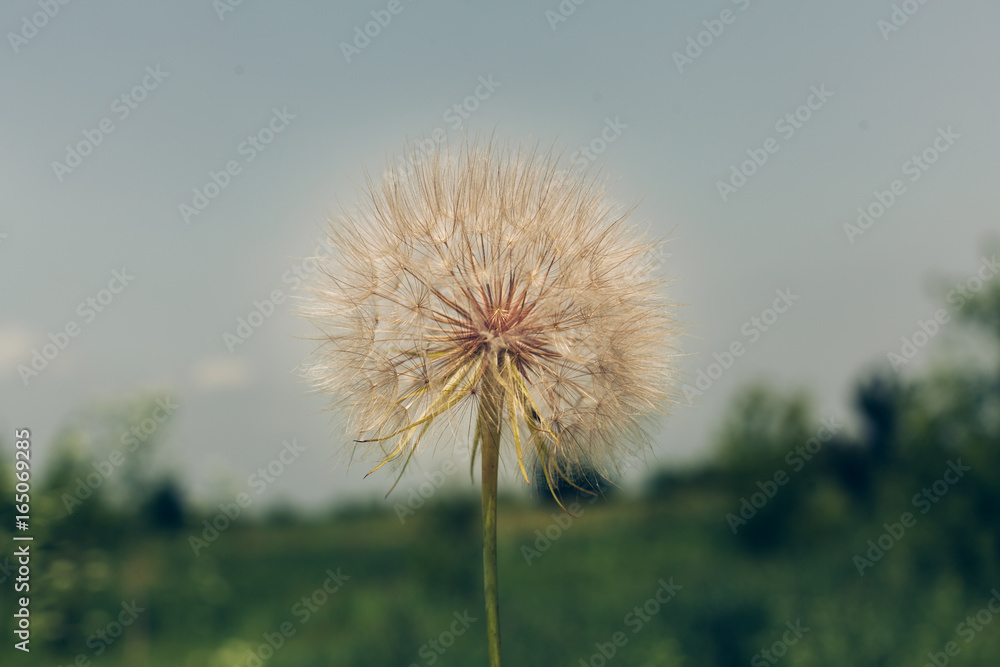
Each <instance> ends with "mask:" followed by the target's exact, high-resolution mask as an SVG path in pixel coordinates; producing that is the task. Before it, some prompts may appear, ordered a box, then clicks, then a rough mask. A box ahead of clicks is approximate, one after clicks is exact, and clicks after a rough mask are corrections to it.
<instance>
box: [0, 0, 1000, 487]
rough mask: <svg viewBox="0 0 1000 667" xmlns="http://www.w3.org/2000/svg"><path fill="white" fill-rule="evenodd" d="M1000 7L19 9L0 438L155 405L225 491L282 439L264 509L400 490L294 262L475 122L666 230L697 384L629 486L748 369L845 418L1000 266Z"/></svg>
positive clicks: (232, 5)
mask: <svg viewBox="0 0 1000 667" xmlns="http://www.w3.org/2000/svg"><path fill="white" fill-rule="evenodd" d="M998 23H1000V4H997V3H994V2H989V1H987V0H965V1H963V2H952V3H945V2H934V1H931V2H925V3H922V4H921V3H919V2H916V0H908V1H906V2H896V3H893V2H888V1H883V0H877V1H870V0H866V1H861V0H849V1H846V2H838V3H829V2H802V3H792V2H785V3H774V2H760V0H732V1H730V0H717V1H712V2H669V3H665V2H641V1H636V2H629V3H612V2H608V1H606V0H603V1H602V0H586V1H584V2H579V4H578V0H563V1H562V2H556V1H555V0H548V1H543V2H526V1H523V0H514V1H511V2H505V3H486V2H473V1H471V0H470V1H465V2H458V1H440V2H434V1H432V0H391V1H390V0H385V1H383V0H375V1H374V2H357V3H324V2H286V3H267V2H262V1H260V0H243V1H242V2H236V0H216V1H215V2H209V1H208V0H204V1H202V2H181V3H150V2H141V3H140V2H113V1H109V2H101V3H86V2H66V4H62V3H61V2H60V1H57V0H35V1H28V0H10V1H9V2H5V3H4V4H3V7H2V8H0V31H2V32H3V34H4V41H3V44H0V81H2V90H3V103H2V104H0V127H2V130H0V156H2V158H0V193H2V202H3V209H2V210H0V371H2V372H0V429H2V430H0V442H5V443H10V442H12V440H13V437H12V432H13V430H14V429H15V428H22V427H28V428H30V429H31V430H32V433H33V442H34V448H35V464H36V466H37V467H36V471H37V472H38V473H39V474H43V473H44V470H45V466H46V462H47V461H48V460H50V459H49V458H48V457H49V456H50V453H51V451H52V444H53V441H54V439H55V437H56V435H57V434H58V432H59V429H60V428H62V427H63V426H64V425H65V424H67V423H69V422H70V421H71V420H73V419H74V418H76V417H77V416H79V415H80V414H84V413H86V412H87V411H88V410H92V409H94V406H95V405H107V404H114V403H115V402H121V401H127V400H128V399H129V398H130V397H134V396H136V395H149V396H153V397H159V398H161V400H164V401H165V400H167V399H168V398H169V400H170V401H172V403H166V404H167V405H170V406H172V407H170V409H169V410H165V409H161V411H160V412H158V413H156V414H159V415H166V416H165V418H164V419H163V420H162V422H163V423H158V425H157V426H156V429H157V430H159V429H161V428H162V429H163V430H162V431H160V432H159V433H158V437H160V438H161V444H160V447H161V451H160V452H159V454H160V463H159V464H158V465H162V466H164V468H165V469H170V470H174V471H176V472H177V473H178V474H179V475H180V476H181V479H182V482H183V484H184V485H185V488H187V489H188V490H189V491H190V492H191V494H192V496H193V498H195V499H196V500H198V501H200V502H205V503H209V502H223V501H231V500H232V497H233V495H234V494H235V493H237V492H240V491H245V490H247V489H248V488H256V487H255V486H253V485H254V481H253V480H252V479H251V476H252V475H253V474H254V473H255V471H256V470H257V469H258V468H260V467H265V468H266V467H267V466H268V465H269V464H271V463H272V462H273V461H274V460H280V456H281V455H282V452H286V455H285V461H290V462H288V463H287V465H286V464H284V463H283V464H282V465H281V472H280V474H279V475H277V476H275V477H274V478H273V481H271V482H268V483H267V484H266V486H265V488H264V489H263V491H262V493H260V495H259V498H258V497H257V496H254V497H255V498H256V501H255V502H257V503H258V505H259V506H260V507H266V506H268V505H273V504H275V503H287V502H292V503H297V504H300V505H302V506H306V507H325V506H329V505H331V504H335V503H340V502H353V501H358V500H359V499H365V500H367V499H369V498H372V497H379V498H380V497H381V496H382V495H383V494H384V493H385V492H386V491H387V490H388V488H389V486H390V485H391V483H392V476H391V474H382V473H378V474H376V475H372V476H371V477H369V478H367V479H364V473H365V472H367V468H365V467H364V465H362V464H355V465H351V466H348V465H346V459H345V454H344V452H345V449H344V447H345V445H346V438H345V437H344V436H343V433H342V428H341V427H340V425H339V422H338V420H337V416H336V415H335V414H331V413H330V412H327V411H324V407H325V406H326V405H327V399H326V398H324V397H322V396H317V395H315V394H312V393H310V391H309V388H308V386H307V385H306V384H305V383H304V381H303V380H302V379H301V377H300V376H299V375H298V374H297V373H296V371H295V369H296V367H297V365H298V364H299V363H300V362H301V361H302V360H303V359H304V358H305V357H306V356H307V355H308V354H309V352H310V350H311V349H312V343H311V342H310V341H309V340H308V339H307V337H308V336H309V335H310V333H311V330H310V327H309V325H308V323H306V322H305V321H304V320H303V319H302V318H301V317H299V316H297V315H296V314H295V312H294V311H295V304H294V299H293V296H294V295H295V294H297V293H298V292H297V284H298V282H299V279H298V278H297V276H298V275H299V274H301V273H302V272H304V271H307V270H308V268H309V267H310V266H311V265H310V264H309V263H308V262H306V261H305V258H308V257H310V256H312V255H314V254H317V252H322V248H318V243H319V240H320V239H321V238H322V235H323V231H322V230H323V228H324V226H325V225H326V224H327V220H328V218H329V216H331V215H333V214H335V213H336V212H337V211H338V210H340V209H341V208H342V207H349V206H350V205H351V203H352V202H353V201H355V200H356V199H357V198H358V197H359V191H360V188H361V187H362V186H363V185H364V182H365V176H366V173H370V174H373V175H375V176H377V175H378V174H380V173H381V172H382V170H383V169H384V168H385V166H386V165H387V163H389V162H392V161H394V160H397V159H399V156H400V155H402V154H403V153H404V149H405V147H406V146H407V142H413V141H417V140H422V139H427V140H429V141H431V142H432V143H435V142H437V141H441V142H442V143H443V142H445V141H446V142H457V141H460V140H461V139H462V138H463V137H464V136H466V134H468V135H471V136H483V135H490V134H493V135H495V136H497V137H499V138H501V139H503V140H505V141H509V142H511V143H513V144H517V143H526V144H531V145H534V144H536V143H537V144H539V145H541V146H543V147H549V146H551V147H554V148H555V149H556V150H557V152H558V151H562V152H564V154H565V155H567V156H569V159H570V160H571V161H572V162H576V163H580V164H581V165H588V166H592V167H594V168H599V169H600V170H601V172H600V173H601V174H602V177H604V178H605V179H606V181H607V183H608V187H609V191H610V193H611V195H612V196H613V197H615V198H616V199H618V200H620V201H622V202H627V203H635V204H636V205H637V207H636V209H635V213H634V221H635V222H636V223H637V224H639V225H640V226H641V227H643V228H646V229H648V230H649V231H650V232H651V233H652V234H653V235H656V236H660V237H663V238H666V239H668V241H667V244H666V246H665V250H666V254H665V256H664V261H663V266H662V267H661V269H660V271H661V273H662V275H663V276H664V277H665V278H667V279H669V280H670V283H669V285H668V287H667V295H668V298H669V299H670V300H671V301H673V302H674V303H677V304H681V306H680V308H679V310H678V315H679V317H680V318H681V319H682V320H683V321H684V323H685V333H684V336H683V337H682V338H681V339H679V340H678V342H677V345H678V347H679V348H680V350H681V351H682V352H683V356H682V357H681V358H679V359H678V367H679V370H680V371H681V372H682V373H683V374H684V375H683V377H682V379H681V381H682V382H683V383H684V384H686V385H687V390H686V392H684V393H685V394H686V396H685V401H684V403H685V404H684V405H678V406H675V407H674V408H673V410H672V416H671V417H670V418H669V419H668V420H666V421H665V422H664V423H663V427H662V429H661V430H659V431H657V432H655V433H654V434H653V438H652V440H653V449H652V451H651V453H650V456H649V457H648V458H647V460H646V461H645V462H643V463H640V464H639V465H638V466H636V467H634V468H633V469H630V470H629V471H627V472H626V475H625V478H624V480H623V483H624V484H625V485H626V486H627V485H629V484H631V483H634V484H640V483H641V481H642V479H643V476H644V475H645V474H647V472H648V470H649V469H658V468H660V467H661V466H664V465H685V464H689V463H692V462H697V461H700V460H703V459H704V458H705V457H707V456H709V455H710V453H711V447H710V445H711V442H712V438H713V435H714V434H715V433H717V432H718V429H719V427H720V424H721V422H722V419H723V417H724V415H725V411H726V407H727V406H728V405H729V404H730V401H731V400H732V399H733V396H734V395H735V394H736V393H737V392H738V391H739V390H740V389H741V388H744V387H746V386H747V385H748V384H750V383H754V382H770V383H773V384H774V385H775V386H778V387H782V388H798V389H802V390H805V391H808V392H809V393H810V394H811V395H812V396H813V397H814V399H815V403H816V410H817V419H818V417H819V416H834V417H838V418H842V419H845V420H846V421H847V422H848V423H849V424H850V423H851V422H850V419H849V415H850V412H851V390H852V387H853V386H854V384H855V383H856V382H857V380H858V379H859V377H861V376H862V375H863V373H865V372H866V371H869V370H871V369H872V368H877V367H879V366H885V367H888V366H889V357H888V355H889V354H890V353H896V354H900V353H901V351H902V349H903V347H904V344H903V339H904V338H907V339H908V340H911V341H912V340H913V338H914V336H915V335H916V336H917V338H918V342H919V340H926V338H927V337H926V336H925V339H920V337H919V333H918V332H920V331H921V330H922V328H921V323H924V327H923V330H927V329H929V328H933V327H931V326H930V325H928V321H929V319H933V318H934V317H935V316H936V314H937V311H938V309H940V308H943V307H944V308H950V309H951V310H948V311H946V312H945V315H948V316H949V319H948V321H947V322H945V323H944V324H942V325H941V326H940V327H939V328H938V329H935V330H934V331H935V333H934V335H933V336H930V337H929V340H927V345H924V346H916V353H915V354H914V355H913V359H912V360H909V359H908V360H907V363H906V364H897V366H898V368H897V369H895V370H894V371H893V372H897V371H898V372H900V373H902V374H904V375H905V374H910V373H913V372H915V371H916V370H919V369H920V368H921V367H922V366H925V365H927V364H929V363H933V362H934V360H935V359H936V358H937V355H939V353H940V349H941V342H942V340H943V339H946V338H947V337H948V336H949V335H951V334H950V331H951V330H950V329H949V326H950V322H951V321H953V318H951V317H950V316H951V315H953V314H954V312H953V311H954V309H955V306H954V305H951V306H949V305H948V304H946V303H945V302H944V301H943V299H942V296H941V294H942V291H941V286H942V285H944V286H945V287H947V286H950V285H955V284H966V283H967V284H968V285H969V286H971V287H975V285H976V284H977V283H976V282H975V280H973V279H974V278H975V277H977V272H978V277H979V278H985V279H990V278H991V277H992V276H993V274H994V273H995V272H996V271H997V269H996V267H995V265H994V264H993V263H992V260H991V258H992V255H991V254H990V253H991V252H992V251H990V246H989V242H990V239H991V238H992V239H995V238H996V236H995V235H996V232H997V231H998V230H1000V225H998V222H997V221H998V215H997V214H998V209H1000V204H998V203H997V199H996V197H995V195H994V192H995V186H996V183H995V181H996V177H997V174H998V160H997V155H998V154H1000V123H998V121H997V119H998V118H1000V86H998V85H997V84H998V75H997V72H998V71H1000V67H998V66H1000V41H998V40H997V39H996V29H995V26H996V25H997V24H998ZM994 247H995V246H994ZM969 281H971V282H969ZM945 291H947V289H945ZM779 311H782V312H779ZM254 313H257V314H254ZM241 319H242V320H244V321H245V322H246V324H243V325H241ZM252 323H255V325H251V324H252ZM46 346H48V348H47V349H46ZM733 351H738V352H739V353H738V354H737V355H734V356H732V357H729V356H727V355H730V354H732V352H733ZM46 352H47V353H48V354H47V355H46V354H45V353H46ZM39 355H41V356H39ZM48 357H50V358H48ZM33 362H34V364H35V365H34V367H33V366H32V363H33ZM699 380H700V384H699ZM168 412H169V414H167V413H168ZM153 416H155V415H153ZM140 417H141V418H140ZM140 417H137V419H136V422H135V424H132V425H133V426H135V425H139V427H140V428H141V425H142V419H144V417H142V416H140ZM147 423H148V424H152V422H147ZM817 427H819V423H818V422H817ZM123 437H124V435H123ZM112 440H113V439H112ZM290 446H293V447H292V449H289V447H290ZM101 447H104V449H101ZM121 447H122V445H121V444H119V443H117V442H110V443H103V444H101V443H96V444H95V445H94V448H95V449H94V451H93V452H92V453H91V454H90V455H91V456H93V457H94V459H95V460H100V457H102V456H106V455H107V451H108V448H112V449H114V448H119V449H120V448H121ZM290 451H294V452H295V456H294V457H291V456H289V455H288V454H287V453H288V452H290ZM126 455H128V453H127V452H126ZM442 460H443V459H441V458H440V457H437V458H436V457H432V456H422V457H421V458H420V459H419V460H418V466H419V468H417V469H415V470H413V471H410V472H408V473H407V477H406V478H404V480H403V483H402V484H401V486H400V487H399V491H397V492H395V494H394V496H395V499H396V500H397V501H398V500H400V499H403V500H405V498H406V496H407V493H408V491H409V490H412V489H414V488H416V487H417V486H418V485H419V484H421V483H423V482H424V481H425V479H426V477H425V476H426V475H433V473H434V471H436V470H439V469H441V466H442ZM507 468H508V469H507V470H506V477H507V478H508V480H513V479H514V471H513V470H512V469H510V466H508V467H507ZM461 478H462V475H455V478H454V480H451V479H449V482H448V483H449V484H451V483H454V484H455V485H456V486H461V485H462V484H465V485H467V484H468V483H469V480H468V478H467V477H465V478H464V479H461ZM392 501H393V498H390V502H392Z"/></svg>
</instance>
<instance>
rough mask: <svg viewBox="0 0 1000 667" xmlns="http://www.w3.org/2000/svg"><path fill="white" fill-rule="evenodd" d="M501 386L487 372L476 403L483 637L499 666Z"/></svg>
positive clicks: (493, 666)
mask: <svg viewBox="0 0 1000 667" xmlns="http://www.w3.org/2000/svg"><path fill="white" fill-rule="evenodd" d="M503 404H504V389H503V386H502V385H501V384H500V382H499V377H498V376H496V375H495V374H494V373H488V374H487V377H486V378H484V383H483V398H482V402H481V403H480V404H479V418H478V422H479V433H480V436H481V439H482V454H481V456H482V459H483V481H482V484H483V589H484V591H485V594H486V637H487V642H488V643H489V651H490V667H501V665H503V659H502V658H501V653H500V593H499V586H498V583H497V476H498V472H499V468H500V424H501V414H502V413H503Z"/></svg>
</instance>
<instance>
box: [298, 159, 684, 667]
mask: <svg viewBox="0 0 1000 667" xmlns="http://www.w3.org/2000/svg"><path fill="white" fill-rule="evenodd" d="M367 186H368V187H367V191H366V193H365V195H366V196H365V198H364V200H363V201H362V203H361V204H360V205H359V206H358V207H357V209H356V210H355V211H353V212H346V213H344V214H343V215H342V216H341V219H339V220H338V221H337V222H336V223H335V225H334V226H333V227H332V228H331V230H330V231H329V234H330V236H331V239H330V240H331V242H332V246H333V247H335V248H337V256H336V257H334V258H331V259H330V260H329V262H328V263H327V264H326V265H325V267H324V270H323V271H322V272H320V273H319V278H318V279H317V280H315V281H314V284H313V285H312V286H311V288H312V296H311V298H310V299H309V302H308V306H307V308H306V311H305V315H306V316H307V317H308V318H309V319H311V320H312V322H313V323H314V324H315V325H316V326H317V327H318V328H319V331H320V336H319V341H320V343H319V345H318V347H317V349H316V351H315V353H314V354H313V355H312V356H311V357H310V359H309V360H308V361H307V362H306V364H305V365H304V369H305V371H306V373H307V375H308V376H309V377H310V378H311V380H312V381H313V383H314V386H315V387H316V388H317V389H318V390H321V391H323V392H329V393H331V394H333V395H334V397H335V398H336V401H335V403H336V404H337V405H339V406H341V407H343V408H344V409H345V410H346V414H347V430H348V433H349V434H350V435H351V437H353V438H354V439H355V443H356V445H355V450H354V451H356V452H357V453H359V454H367V455H369V456H372V457H373V462H375V463H377V465H375V467H374V468H373V470H372V472H374V471H375V470H378V469H379V468H381V467H382V466H383V465H385V464H387V463H390V462H392V463H394V464H398V466H399V474H400V475H402V473H403V471H404V470H405V468H406V465H407V464H408V463H409V462H410V460H411V459H412V457H413V455H414V454H415V453H416V452H417V451H418V449H423V448H425V447H429V446H433V444H434V443H440V442H442V441H445V440H448V441H450V442H451V443H453V446H454V443H455V442H459V443H464V444H467V445H468V446H470V447H471V450H470V454H471V456H470V460H471V461H472V464H473V466H474V465H475V461H476V458H477V455H478V457H479V459H480V461H481V465H482V494H483V563H484V578H485V589H486V612H487V634H488V639H489V644H490V664H491V665H493V666H498V665H500V664H501V659H500V635H499V612H498V604H497V573H496V498H497V473H498V468H499V462H500V456H501V450H503V456H504V457H509V456H511V455H512V456H513V460H512V463H516V467H517V470H518V472H519V474H520V475H521V476H522V477H523V478H524V480H525V481H527V482H529V483H530V479H529V474H528V471H527V468H528V467H529V466H538V467H539V468H540V470H541V473H542V474H540V477H541V478H542V479H544V480H545V481H546V483H547V485H548V487H549V489H550V490H551V489H552V487H553V483H554V482H556V481H558V480H560V479H562V480H567V481H568V480H569V479H570V478H571V474H572V471H573V470H576V469H579V468H580V467H581V466H586V467H588V468H591V469H596V470H608V469H613V468H614V466H615V465H616V464H617V463H618V462H620V461H621V460H622V457H623V455H627V454H631V453H635V452H636V451H638V450H641V449H642V448H644V447H645V446H646V444H647V441H646V436H645V433H646V431H647V429H648V427H649V426H650V423H649V420H650V419H651V417H652V416H654V415H655V414H656V413H658V412H662V411H663V409H664V406H665V405H667V404H668V403H669V401H670V399H671V397H672V395H673V390H672V377H673V363H672V359H673V356H674V348H673V341H674V338H675V336H676V325H675V320H674V318H673V314H672V307H671V306H670V305H669V304H668V303H667V302H666V301H665V300H664V298H663V296H662V293H661V291H662V286H663V281H662V280H660V279H658V278H656V277H655V275H654V274H655V269H656V266H655V264H656V259H657V257H658V256H659V255H658V254H657V251H658V249H659V248H660V244H659V243H657V242H655V241H651V240H648V239H646V238H645V237H644V236H642V235H640V234H638V233H637V231H636V230H635V228H634V227H633V226H632V225H631V224H630V223H629V221H628V215H629V213H630V209H624V208H622V207H621V206H619V205H618V204H616V203H615V202H613V201H611V200H609V199H608V198H607V197H606V195H605V193H604V191H603V189H602V188H601V187H600V186H599V185H598V184H597V183H596V181H595V180H594V179H593V178H591V177H589V176H587V175H585V174H575V173H573V172H565V171H560V170H559V169H558V160H557V159H555V158H554V157H553V156H552V155H551V154H540V153H538V152H537V151H526V150H523V149H507V148H503V147H500V146H498V145H496V144H495V143H494V142H492V141H490V142H487V143H486V144H485V145H480V146H475V145H468V144H467V145H466V146H464V147H463V149H462V150H461V151H460V152H459V155H457V156H453V155H452V154H450V153H448V152H447V151H445V152H441V153H437V154H434V155H432V156H430V157H429V158H427V159H425V160H424V161H422V162H420V163H419V164H416V165H415V166H413V167H411V168H410V169H409V170H403V169H395V170H390V171H388V172H387V173H386V174H385V175H384V176H383V179H382V180H381V182H378V183H376V182H374V181H373V180H372V179H369V180H368V183H367ZM397 482H398V478H397ZM393 486H395V485H393ZM390 492H391V489H390Z"/></svg>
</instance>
